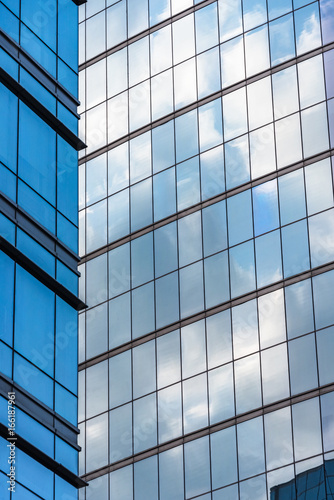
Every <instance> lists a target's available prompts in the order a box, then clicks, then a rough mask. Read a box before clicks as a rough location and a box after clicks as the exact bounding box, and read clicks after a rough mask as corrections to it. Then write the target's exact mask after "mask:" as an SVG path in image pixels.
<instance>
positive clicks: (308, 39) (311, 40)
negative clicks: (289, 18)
mask: <svg viewBox="0 0 334 500" xmlns="http://www.w3.org/2000/svg"><path fill="white" fill-rule="evenodd" d="M298 3H300V2H298ZM305 3H306V2H305V1H304V0H303V4H305ZM294 4H295V2H294ZM294 7H295V8H296V5H294ZM295 31H296V44H297V55H299V54H303V53H304V52H308V51H309V50H312V49H315V48H316V47H319V46H320V45H321V34H320V19H319V4H318V2H314V3H313V4H311V5H308V6H307V7H304V8H302V9H299V10H297V11H296V12H295Z"/></svg>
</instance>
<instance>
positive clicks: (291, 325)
mask: <svg viewBox="0 0 334 500" xmlns="http://www.w3.org/2000/svg"><path fill="white" fill-rule="evenodd" d="M285 309H286V319H287V330H288V338H289V339H292V338H295V337H299V336H300V335H303V334H304V333H308V332H312V331H313V330H314V320H313V305H312V290H311V280H305V281H301V282H300V283H296V284H295V285H291V286H288V287H286V288H285Z"/></svg>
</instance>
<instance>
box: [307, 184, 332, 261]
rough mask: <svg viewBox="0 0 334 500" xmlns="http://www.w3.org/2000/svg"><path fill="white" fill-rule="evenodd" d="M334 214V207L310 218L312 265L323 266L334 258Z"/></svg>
mask: <svg viewBox="0 0 334 500" xmlns="http://www.w3.org/2000/svg"><path fill="white" fill-rule="evenodd" d="M324 195H325V193H324ZM324 198H325V196H323V199H324ZM333 214H334V210H333V209H332V210H327V211H326V212H322V213H320V214H318V215H314V216H313V217H310V218H309V220H308V223H309V235H310V248H311V263H312V267H316V266H321V265H322V264H326V263H327V262H331V261H332V260H333V245H332V241H333V236H334V225H333Z"/></svg>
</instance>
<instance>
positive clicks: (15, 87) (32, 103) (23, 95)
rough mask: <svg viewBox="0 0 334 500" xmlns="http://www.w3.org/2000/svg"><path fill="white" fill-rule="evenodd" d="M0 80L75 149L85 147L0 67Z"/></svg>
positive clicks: (78, 149)
mask: <svg viewBox="0 0 334 500" xmlns="http://www.w3.org/2000/svg"><path fill="white" fill-rule="evenodd" d="M0 82H1V83H3V84H4V85H5V86H6V87H7V88H8V90H10V91H11V92H12V93H13V94H15V95H16V96H17V97H18V98H19V99H20V100H21V101H22V102H23V103H24V104H26V105H27V106H28V107H29V108H30V109H31V110H32V111H33V112H34V113H36V114H37V115H38V116H39V117H40V118H42V120H43V121H44V122H45V123H46V124H47V125H49V126H50V127H51V128H52V129H53V130H54V131H55V132H57V134H59V135H60V136H61V137H62V138H63V139H64V140H65V141H66V142H67V143H68V144H69V145H70V146H72V147H73V148H74V149H75V150H76V151H81V150H82V149H85V148H86V144H85V143H84V142H83V141H82V140H81V139H79V137H77V136H76V135H75V134H74V133H73V132H72V131H71V130H70V129H69V128H67V127H66V126H65V125H64V124H63V123H62V122H61V121H60V120H59V119H58V118H57V117H56V116H54V114H52V113H51V112H50V111H49V110H48V109H47V108H46V107H45V106H43V105H42V104H41V103H40V102H39V101H38V100H37V99H35V97H33V96H32V95H31V94H30V93H29V92H28V91H27V90H26V89H25V88H24V87H23V86H22V85H21V84H20V83H18V82H17V81H16V80H15V79H14V78H13V77H12V76H10V75H9V74H8V73H7V72H6V71H5V70H4V69H3V68H0Z"/></svg>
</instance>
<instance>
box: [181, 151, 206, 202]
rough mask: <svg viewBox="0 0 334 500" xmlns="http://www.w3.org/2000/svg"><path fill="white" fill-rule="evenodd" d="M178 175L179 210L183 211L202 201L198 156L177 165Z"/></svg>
mask: <svg viewBox="0 0 334 500" xmlns="http://www.w3.org/2000/svg"><path fill="white" fill-rule="evenodd" d="M176 174H177V208H178V210H183V209H184V208H187V207H190V206H191V205H195V204H196V203H198V202H199V201H200V182H199V159H198V156H197V157H195V158H191V159H190V160H188V161H185V162H183V163H180V164H179V165H177V166H176Z"/></svg>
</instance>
